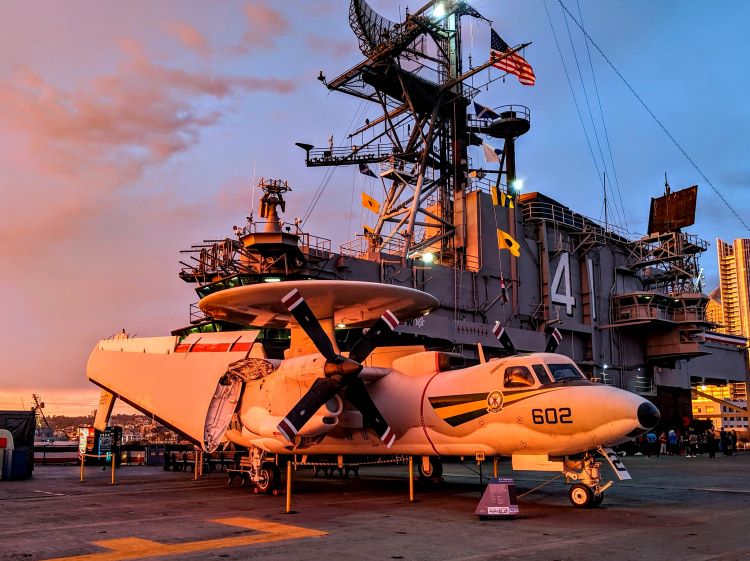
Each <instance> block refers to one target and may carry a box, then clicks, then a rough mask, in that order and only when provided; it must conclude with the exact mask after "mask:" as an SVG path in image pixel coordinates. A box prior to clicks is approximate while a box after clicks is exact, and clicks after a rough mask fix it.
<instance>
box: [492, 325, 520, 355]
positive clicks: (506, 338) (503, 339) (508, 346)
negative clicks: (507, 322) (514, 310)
mask: <svg viewBox="0 0 750 561" xmlns="http://www.w3.org/2000/svg"><path fill="white" fill-rule="evenodd" d="M492 333H494V335H495V337H497V340H498V341H500V344H501V345H502V346H503V348H504V349H505V350H506V351H508V352H509V353H510V354H512V355H514V354H516V347H515V345H514V344H513V341H511V339H510V335H508V333H507V332H506V331H505V328H504V327H501V326H500V322H499V321H496V322H495V327H493V328H492Z"/></svg>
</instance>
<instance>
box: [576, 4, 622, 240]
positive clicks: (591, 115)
mask: <svg viewBox="0 0 750 561" xmlns="http://www.w3.org/2000/svg"><path fill="white" fill-rule="evenodd" d="M563 20H564V21H565V29H566V30H567V32H568V39H569V40H570V49H571V50H572V51H573V59H574V60H575V62H576V69H577V70H578V77H579V79H580V80H581V90H582V91H583V99H584V100H585V101H586V108H587V109H588V111H589V119H590V120H591V129H592V130H593V132H594V139H595V140H596V146H597V148H598V149H599V158H601V161H602V166H603V168H604V170H605V172H606V170H607V161H606V159H605V158H604V151H603V150H602V143H601V141H600V140H599V132H598V131H597V127H596V122H595V121H594V112H593V111H592V110H591V103H590V102H589V94H588V91H587V90H586V83H585V82H584V81H583V72H582V71H581V64H580V62H579V60H578V53H577V52H576V47H575V44H574V43H573V33H571V31H570V24H569V23H568V18H567V17H565V12H563ZM603 184H604V188H605V189H606V188H607V184H606V182H603ZM613 206H614V210H615V217H616V220H617V222H618V224H619V225H620V226H621V225H622V222H623V220H622V216H621V215H620V212H619V210H618V209H617V205H616V204H615V205H613Z"/></svg>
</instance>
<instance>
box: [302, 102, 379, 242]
mask: <svg viewBox="0 0 750 561" xmlns="http://www.w3.org/2000/svg"><path fill="white" fill-rule="evenodd" d="M365 110H366V107H365V101H364V100H362V101H361V102H360V104H359V107H358V108H357V110H356V111H354V113H353V114H352V118H351V120H350V121H349V124H348V125H347V127H346V132H345V133H344V136H347V135H348V134H349V133H350V132H351V130H352V127H353V126H354V123H355V122H359V121H360V120H361V119H362V116H363V115H364V113H365ZM335 171H336V167H335V166H334V167H330V168H328V169H326V172H325V174H324V175H323V179H321V181H320V183H319V184H318V188H317V189H316V190H315V193H314V194H313V197H312V200H311V201H310V205H309V206H308V207H307V211H306V212H305V214H304V216H303V217H302V223H301V225H302V226H303V227H304V226H305V224H306V223H307V221H308V220H309V219H310V216H311V215H312V213H313V211H314V210H315V206H316V205H317V204H318V202H319V201H320V198H321V197H322V196H323V193H324V192H325V190H326V187H328V183H329V182H330V181H331V178H332V177H333V174H334V173H335Z"/></svg>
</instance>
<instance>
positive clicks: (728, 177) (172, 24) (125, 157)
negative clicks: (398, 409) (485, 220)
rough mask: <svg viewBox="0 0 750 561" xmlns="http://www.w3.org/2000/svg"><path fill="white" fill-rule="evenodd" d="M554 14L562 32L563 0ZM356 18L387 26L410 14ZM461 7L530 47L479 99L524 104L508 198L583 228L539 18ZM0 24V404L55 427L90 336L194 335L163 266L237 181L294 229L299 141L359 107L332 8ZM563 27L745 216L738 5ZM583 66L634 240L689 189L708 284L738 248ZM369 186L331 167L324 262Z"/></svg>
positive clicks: (341, 27)
mask: <svg viewBox="0 0 750 561" xmlns="http://www.w3.org/2000/svg"><path fill="white" fill-rule="evenodd" d="M565 3H566V5H567V6H568V8H569V9H570V10H571V11H572V12H573V13H574V14H576V15H577V16H578V14H579V5H578V3H577V2H576V0H565ZM372 5H373V6H374V7H375V8H376V9H378V10H379V11H380V12H381V13H382V14H383V15H385V16H386V17H388V18H390V19H391V20H399V19H400V17H399V12H400V13H401V14H403V11H404V9H405V8H406V7H407V4H406V3H405V2H397V1H395V0H377V1H376V0H373V1H372ZM472 5H473V6H474V7H475V8H476V9H477V10H479V11H480V12H481V13H482V14H483V15H484V16H485V17H487V18H489V19H490V20H492V21H493V27H494V28H495V29H496V30H497V31H498V32H499V33H500V35H502V36H503V38H504V39H505V40H506V41H507V42H508V43H509V44H511V45H515V44H518V43H521V42H527V41H531V42H532V43H533V44H532V45H531V47H529V48H527V49H526V51H525V56H526V59H527V60H528V61H529V62H530V63H531V65H532V66H533V67H534V70H535V72H536V77H537V83H536V85H535V86H534V87H524V86H521V85H519V84H518V83H517V81H516V80H515V79H514V78H513V77H508V79H507V80H506V81H505V82H504V83H503V82H502V81H499V82H496V84H495V86H494V87H493V88H491V90H490V91H483V92H482V93H481V94H480V95H479V97H478V98H477V100H478V101H479V102H480V103H483V104H485V105H489V106H498V105H502V104H508V103H521V104H524V105H527V106H528V107H529V108H530V109H531V114H532V129H531V132H530V133H529V134H527V135H526V136H525V137H523V138H522V139H520V140H519V141H518V144H517V151H518V168H519V175H520V176H521V177H523V179H524V180H525V186H524V190H525V191H542V192H545V193H546V194H548V195H550V196H552V197H554V198H555V199H557V200H559V201H560V202H562V203H564V204H567V205H568V206H570V207H572V208H573V209H575V210H576V211H578V212H581V213H583V214H586V215H588V216H592V217H594V218H600V217H601V212H602V199H601V196H600V193H601V187H600V181H599V180H598V176H597V171H596V168H595V167H594V165H593V163H592V156H591V154H590V152H589V148H588V145H587V141H586V137H585V136H584V132H583V129H582V126H581V124H580V121H579V116H578V112H577V110H576V105H575V104H574V101H573V96H572V94H571V89H570V87H569V85H568V81H567V79H566V75H565V69H564V68H563V64H562V62H561V57H560V54H559V52H558V48H557V46H556V43H555V38H554V36H553V33H552V30H551V27H550V22H549V21H548V19H547V13H546V11H545V3H544V2H543V1H542V0H537V1H528V0H508V1H497V0H476V1H474V2H472ZM420 6H421V2H416V3H414V4H408V7H410V8H411V9H412V10H415V9H417V8H419V7H420ZM546 7H547V9H548V10H549V13H550V16H551V18H552V22H553V26H554V30H555V34H556V35H557V40H558V41H559V44H560V47H561V49H562V50H563V60H564V62H565V65H566V67H567V70H568V72H569V73H570V78H571V81H572V86H573V89H574V91H575V95H576V99H577V101H578V104H579V108H580V111H581V114H582V115H583V118H584V120H585V122H587V123H588V127H589V135H590V136H591V142H594V136H593V135H592V130H591V125H590V118H589V113H588V108H587V106H586V101H585V99H584V97H583V93H582V87H581V78H579V75H578V70H577V66H576V59H575V58H574V54H573V51H572V47H571V43H572V44H573V45H574V47H575V53H576V55H577V58H578V65H579V66H580V68H581V71H582V73H583V80H584V84H585V85H586V89H587V92H588V94H589V101H590V103H591V106H592V111H593V115H594V119H595V120H598V119H599V109H598V102H597V100H596V97H595V94H594V85H593V82H592V80H591V70H590V67H589V60H588V53H587V51H586V47H585V44H584V42H583V40H582V38H581V34H580V32H579V31H578V30H577V29H576V28H575V27H573V25H572V24H570V26H571V27H570V32H571V35H570V36H569V35H568V28H567V27H566V25H565V21H564V19H563V17H562V15H561V9H560V5H559V4H558V3H557V2H554V1H552V0H547V2H546ZM0 8H2V13H3V17H2V18H0V211H1V214H0V216H1V217H2V218H0V258H2V266H1V268H0V270H1V271H3V273H4V274H3V275H2V277H0V283H1V284H2V295H3V296H4V300H5V305H4V321H3V322H2V324H1V325H2V328H0V329H1V330H0V352H1V353H2V358H0V409H7V408H11V409H17V408H21V407H22V406H24V407H29V404H30V400H31V394H32V392H36V393H39V394H41V396H42V397H43V399H44V400H45V402H46V403H47V409H48V410H49V411H50V412H51V413H87V412H90V411H91V410H92V409H93V408H94V407H95V404H96V403H97V396H98V392H97V391H96V390H95V389H93V387H92V386H91V385H90V384H89V383H88V382H87V381H86V377H85V369H86V360H87V358H88V354H89V352H90V350H91V349H92V348H93V346H94V344H95V343H96V341H97V340H98V339H100V338H103V337H107V336H109V335H111V334H113V333H115V332H117V331H120V330H121V329H122V328H125V329H126V330H127V331H129V332H131V333H137V334H139V335H141V336H155V335H166V334H168V333H169V331H170V330H171V329H174V328H176V327H180V326H183V325H186V324H187V323H188V305H189V304H190V303H191V302H195V301H196V300H197V297H196V295H195V293H194V292H193V287H192V286H191V285H188V284H186V283H184V282H182V281H181V280H179V278H178V277H177V272H178V259H179V258H180V256H179V250H181V249H185V248H187V247H188V246H189V245H190V244H191V243H195V242H199V241H201V240H202V239H204V238H207V237H225V236H226V235H228V234H231V228H232V226H233V225H235V224H237V225H243V224H244V217H245V216H246V215H247V212H248V211H249V209H250V207H251V193H252V179H253V174H254V173H255V175H256V176H257V177H260V176H266V177H274V178H282V179H287V180H289V182H290V184H291V185H292V187H293V189H294V191H293V193H292V194H291V196H290V197H289V202H288V205H287V213H286V215H285V217H286V218H287V219H288V220H290V221H291V220H292V219H293V218H294V217H296V216H301V215H303V214H304V213H305V211H306V210H307V208H308V207H309V205H310V203H311V199H312V195H313V193H314V191H315V189H316V188H317V186H318V184H319V183H320V181H321V179H322V178H323V175H324V173H325V169H322V168H314V169H311V170H308V169H307V168H305V165H304V159H303V152H302V151H301V150H299V148H297V147H295V146H294V142H297V141H303V142H309V143H311V144H317V145H318V146H323V145H325V144H326V143H327V139H328V137H329V135H331V134H333V135H334V139H335V141H336V143H337V144H338V143H339V141H341V143H343V139H344V138H345V133H346V131H347V129H348V127H349V126H350V122H351V120H352V115H353V114H354V113H355V112H357V111H358V110H359V109H360V102H359V101H357V100H354V99H353V98H348V97H346V96H343V95H341V94H336V93H328V91H327V90H326V88H325V87H324V86H322V85H321V84H320V82H318V81H317V80H316V77H317V76H318V73H319V71H320V70H321V69H323V71H324V73H325V74H326V75H327V76H328V77H329V78H332V77H335V76H337V75H338V74H339V73H340V72H342V71H344V70H346V69H348V68H349V67H351V66H353V65H354V64H356V63H357V62H359V61H360V60H361V58H362V55H361V54H360V53H359V50H358V48H357V41H356V38H355V36H354V34H353V33H352V31H351V30H350V28H349V25H348V0H319V1H314V2H313V1H295V2H272V1H261V0H256V1H251V2H247V1H237V2H231V1H225V2H209V1H207V0H206V1H191V2H188V1H180V2H178V1H171V0H161V1H159V2H147V1H139V0H130V1H128V2H115V1H102V0H95V1H94V0H92V1H82V0H65V1H62V0H47V1H41V0H37V1H28V2H17V1H11V0H0ZM580 14H581V15H582V17H583V21H584V24H585V26H586V28H587V30H588V32H589V34H590V35H591V36H592V37H593V39H594V40H595V41H596V42H597V43H598V44H599V46H600V47H601V48H602V49H603V51H604V52H605V54H606V55H607V57H608V58H609V59H610V60H611V61H612V63H613V64H614V65H615V66H616V67H617V68H618V70H619V71H620V72H621V73H622V75H623V76H624V77H625V78H626V79H627V80H628V82H629V83H630V84H631V86H632V87H633V88H634V89H635V90H636V91H637V92H638V94H639V95H640V96H641V97H642V98H643V100H644V101H645V102H646V103H647V104H648V105H649V106H650V108H651V109H652V111H653V112H654V113H655V114H656V116H657V117H658V118H659V119H660V120H661V121H662V123H664V125H665V126H666V127H667V128H668V129H669V131H670V132H671V134H672V135H673V136H674V137H675V138H676V139H677V140H678V141H679V142H680V143H681V144H682V146H683V147H684V149H685V150H686V151H687V153H688V154H689V155H690V157H691V158H693V160H695V162H696V163H697V164H698V166H700V168H701V169H702V170H703V172H704V173H705V174H706V176H707V177H708V178H709V179H710V180H711V182H712V183H713V184H714V185H715V187H716V188H717V189H719V190H720V191H721V193H722V194H723V196H724V197H725V198H726V200H727V201H729V203H730V204H731V205H732V206H733V207H734V208H735V209H736V211H737V212H738V213H739V214H740V215H741V216H743V217H747V218H746V220H748V221H750V212H748V211H750V197H748V188H749V187H750V157H748V154H750V141H749V140H748V138H750V137H749V132H750V109H749V107H750V105H748V102H747V92H748V91H750V72H748V62H747V61H748V60H749V59H750V34H748V33H747V22H748V21H750V3H748V2H745V1H741V0H736V1H733V2H732V1H727V2H722V3H721V9H716V7H715V4H714V3H709V2H701V1H698V0H688V1H683V2H667V1H661V2H654V1H653V0H633V1H629V2H622V1H615V0H581V1H580ZM469 19H470V18H466V21H467V22H468V20H469ZM464 41H465V47H466V48H467V49H468V50H471V51H472V53H473V60H474V62H475V64H479V63H481V62H483V61H485V60H486V59H487V55H488V49H489V28H488V25H487V24H486V23H483V22H479V23H474V24H473V25H471V27H468V26H467V27H466V28H465V35H464ZM591 58H592V61H593V66H594V69H595V76H596V86H597V88H598V90H599V93H600V96H601V104H602V108H603V113H604V115H605V117H606V124H607V135H608V137H609V140H610V144H611V150H612V154H613V158H614V162H615V165H616V173H617V177H618V183H619V185H620V190H621V196H622V200H623V206H624V214H625V216H626V218H627V225H628V228H629V229H630V230H631V231H632V232H637V233H643V232H644V231H645V229H646V222H647V219H648V203H649V199H650V197H653V196H658V195H660V194H661V193H662V191H663V181H664V172H667V173H668V175H669V180H670V183H671V184H672V186H673V188H680V187H686V186H689V185H693V184H698V186H699V210H698V219H697V224H696V226H695V227H694V228H693V230H692V231H694V232H695V233H696V234H698V235H700V236H701V237H703V238H705V239H706V240H708V241H709V242H710V243H711V247H710V249H709V251H708V252H707V253H706V255H705V256H704V258H703V260H702V265H703V267H704V268H705V272H706V276H707V280H708V289H709V290H710V289H711V288H713V287H714V286H715V284H716V254H715V247H714V246H715V244H714V238H715V237H717V236H719V237H723V238H727V239H733V238H735V237H750V232H748V231H747V230H745V229H744V228H743V226H742V225H741V224H740V222H739V221H738V220H737V219H736V218H735V217H734V216H733V215H732V214H731V212H730V211H729V210H728V209H727V208H726V207H725V206H724V205H723V203H721V201H720V200H719V198H718V197H717V196H716V194H715V193H714V192H713V191H712V190H711V188H710V187H709V186H708V185H706V184H705V182H704V180H703V179H702V178H701V177H700V176H699V174H698V173H697V172H696V171H695V169H694V168H693V167H692V166H691V165H690V163H689V162H688V161H687V160H686V158H685V157H684V156H683V155H682V154H681V153H680V152H679V151H678V150H677V149H676V148H675V147H674V145H673V144H672V143H671V141H670V140H669V139H668V138H667V136H666V135H665V134H664V133H663V132H662V131H661V129H660V128H659V127H658V126H657V125H656V124H655V123H654V121H653V120H652V118H651V117H650V116H649V115H648V114H647V113H646V112H645V111H644V110H643V108H642V107H641V106H640V104H639V103H638V101H637V100H636V99H635V98H634V97H633V95H632V93H630V92H629V91H628V89H627V88H626V87H625V86H624V85H623V84H622V82H621V81H620V80H619V78H618V77H617V76H616V74H614V72H613V71H612V70H611V69H610V68H609V67H608V66H607V65H606V63H605V62H604V60H603V59H602V57H601V56H600V55H599V54H598V53H597V52H596V51H595V50H593V48H592V50H591ZM495 72H496V74H495V75H496V76H497V71H495ZM376 114H377V112H376V108H374V107H373V108H371V109H370V112H369V113H365V114H364V116H367V115H370V116H375V115H376ZM598 134H600V135H601V134H602V129H601V128H600V129H599V131H598ZM602 142H603V139H602ZM595 150H596V148H595ZM605 150H606V147H605ZM597 157H598V151H597ZM365 181H367V180H366V178H364V177H363V176H360V175H359V174H358V173H357V171H356V169H354V168H340V169H338V170H337V171H336V173H335V174H334V176H333V178H332V180H331V182H330V184H329V185H328V187H327V190H326V196H325V197H324V198H323V200H322V202H321V203H320V204H319V205H318V206H317V207H316V208H315V211H314V213H313V214H312V216H311V218H310V220H309V221H308V222H307V224H306V229H307V230H308V231H310V232H311V233H315V234H317V235H320V236H324V237H328V238H331V239H332V240H333V246H334V248H337V247H338V244H340V243H342V242H344V241H346V240H348V239H350V238H352V237H353V232H355V231H359V230H360V228H361V222H360V208H359V205H358V204H357V200H356V197H353V194H354V195H356V193H357V192H358V191H360V190H361V189H362V188H363V185H364V183H365ZM352 201H354V204H352ZM615 202H617V201H615ZM613 204H614V203H613Z"/></svg>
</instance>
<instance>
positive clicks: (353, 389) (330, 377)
mask: <svg viewBox="0 0 750 561" xmlns="http://www.w3.org/2000/svg"><path fill="white" fill-rule="evenodd" d="M281 301H282V303H283V304H284V306H285V307H286V308H287V309H288V310H289V312H290V313H291V314H292V316H293V317H294V319H295V320H296V321H297V323H298V324H299V326H300V327H301V328H302V329H303V330H304V332H305V333H306V334H307V336H308V337H309V338H310V340H311V341H312V342H313V344H314V345H315V348H317V349H318V351H319V352H320V354H322V355H323V357H324V358H325V359H326V364H325V366H324V368H323V372H324V374H325V377H323V378H318V379H317V380H315V382H313V385H312V386H311V387H310V389H309V390H308V391H307V393H306V394H305V395H303V396H302V399H300V400H299V401H298V402H297V404H296V405H295V406H294V407H292V410H291V411H289V413H288V414H287V415H286V417H284V418H283V419H282V420H281V422H280V423H279V424H278V427H277V428H278V430H279V432H281V434H283V435H284V437H285V438H286V439H287V440H288V441H289V442H294V437H295V436H296V435H297V433H299V431H300V430H301V429H302V427H304V426H305V424H306V423H307V422H308V421H309V420H310V419H311V418H312V416H313V415H314V414H315V412H316V411H318V409H320V408H321V407H322V406H323V405H324V404H325V403H326V402H327V401H328V400H330V399H331V398H333V397H334V396H336V395H338V394H342V395H343V397H345V398H346V399H347V400H348V401H349V403H351V404H352V405H354V407H356V408H357V409H358V410H359V412H360V413H362V418H363V420H364V423H365V425H366V426H370V427H371V428H373V429H374V430H375V432H376V433H377V434H378V436H379V437H380V440H382V441H383V443H384V444H385V445H386V447H388V448H390V447H391V446H392V445H393V443H394V442H395V441H396V435H395V433H394V432H393V431H392V430H391V427H390V426H389V425H388V422H387V421H386V420H385V418H383V415H382V414H381V413H380V411H379V410H378V408H377V406H376V405H375V403H374V402H373V401H372V398H370V394H369V393H368V392H367V388H366V387H365V384H364V382H363V381H362V379H361V378H359V373H360V372H362V361H363V360H365V359H366V358H367V357H368V356H369V354H370V353H371V352H372V351H373V349H375V347H376V346H377V345H378V342H379V341H380V339H381V338H382V337H383V335H384V334H385V333H388V332H389V331H393V330H394V329H395V328H396V326H397V325H398V318H396V316H395V315H394V314H393V313H392V312H391V311H390V310H386V311H385V313H384V314H383V315H382V316H380V318H379V319H378V320H377V321H376V322H375V323H374V324H373V326H372V327H371V328H370V329H369V330H368V331H367V332H366V333H365V334H364V335H363V336H362V338H360V339H359V340H358V341H357V342H356V343H354V346H353V347H352V350H351V352H350V353H349V356H348V357H344V356H342V355H340V354H338V353H336V351H335V350H334V348H333V344H332V343H331V340H330V339H329V338H328V335H326V333H325V331H324V330H323V327H322V326H321V325H320V322H319V321H318V319H317V318H316V317H315V315H314V314H313V312H312V310H311V309H310V306H309V305H308V304H307V302H305V299H304V298H303V297H302V295H301V294H300V293H299V290H297V289H296V288H295V289H294V290H292V291H291V292H289V293H288V294H287V295H286V296H284V297H283V298H282V299H281Z"/></svg>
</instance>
